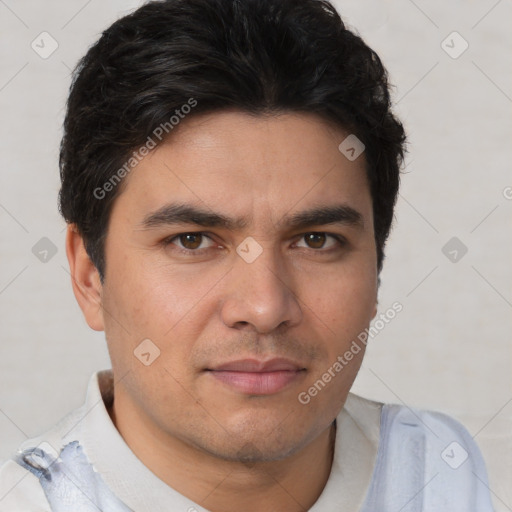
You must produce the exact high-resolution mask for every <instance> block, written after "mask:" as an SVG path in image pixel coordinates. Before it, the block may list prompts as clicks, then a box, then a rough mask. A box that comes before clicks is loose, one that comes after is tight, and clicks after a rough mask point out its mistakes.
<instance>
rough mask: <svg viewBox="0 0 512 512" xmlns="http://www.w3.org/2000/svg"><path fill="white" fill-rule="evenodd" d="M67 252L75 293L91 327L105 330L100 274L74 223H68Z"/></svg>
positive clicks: (96, 329)
mask: <svg viewBox="0 0 512 512" xmlns="http://www.w3.org/2000/svg"><path fill="white" fill-rule="evenodd" d="M66 254H67V257H68V262H69V270H70V273H71V284H72V286H73V293H74V294H75V297H76V300H77V302H78V305H79V306H80V309H81V310H82V312H83V314H84V317H85V320H86V322H87V324H88V325H89V327H90V328H91V329H94V330H95V331H103V330H104V329H105V327H104V322H103V310H102V304H101V293H102V288H103V287H102V284H101V281H100V275H99V272H98V270H97V269H96V267H95V266H94V264H93V262H92V261H91V259H90V258H89V255H88V254H87V252H86V250H85V245H84V240H83V238H82V235H80V233H79V232H78V229H77V228H76V226H75V225H74V224H68V229H67V233H66Z"/></svg>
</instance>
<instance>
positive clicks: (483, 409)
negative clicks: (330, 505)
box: [0, 0, 512, 511]
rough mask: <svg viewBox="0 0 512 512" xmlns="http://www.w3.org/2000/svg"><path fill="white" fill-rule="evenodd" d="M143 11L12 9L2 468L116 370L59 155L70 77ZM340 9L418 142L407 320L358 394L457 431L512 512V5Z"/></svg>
mask: <svg viewBox="0 0 512 512" xmlns="http://www.w3.org/2000/svg"><path fill="white" fill-rule="evenodd" d="M138 5H140V2H136V1H121V0H104V1H100V0H89V1H84V0H70V1H66V2H64V1H57V0H45V1H44V2H41V1H36V0H18V1H15V0H0V59H1V60H0V62H1V64H2V65H1V67H0V112H1V118H0V144H1V151H0V165H1V170H0V179H1V182H0V230H1V231H0V232H1V246H0V315H1V316H0V329H1V344H0V459H3V458H5V457H7V456H9V454H10V453H11V452H12V451H13V450H15V448H16V447H17V445H18V444H19V443H21V442H22V441H23V440H24V439H26V438H27V437H32V436H34V435H36V434H38V433H40V432H42V431H43V430H44V429H46V428H49V427H50V426H52V425H53V424H54V423H55V422H56V421H57V420H58V419H59V418H60V417H62V416H63V415H64V414H66V413H67V412H68V411H70V410H71V409H73V408H75V407H77V406H79V405H81V403H82V402H83V400H84V397H85V387H86V384H87V381H88V379H89V377H90V375H91V374H92V372H93V371H95V370H98V369H101V368H107V367H109V366H110V364H109V359H108V354H107V350H106V345H105V341H104V338H103V335H102V333H95V332H93V331H91V330H90V329H89V328H88V327H87V325H86V324H85V322H84V320H83V319H82V317H81V313H80V311H79V309H78V306H77V305H76V303H75V300H74V297H73V295H72V292H71V286H70V282H69V275H68V273H67V261H66V258H65V253H64V232H63V230H64V227H65V226H64V223H63V221H62V220H61V219H60V217H59V215H58V212H57V206H56V205H57V192H58V188H59V178H58V165H57V157H58V144H59V141H60V137H61V124H62V120H63V115H64V103H65V99H66V94H67V89H68V87H69V83H70V70H71V69H72V68H73V67H74V65H75V64H76V62H77V60H78V58H79V57H81V56H82V55H83V54H84V53H85V51H86V49H87V48H88V46H89V45H90V44H92V43H93V42H94V41H95V40H96V39H97V37H98V36H99V34H100V32H101V31H102V30H103V29H105V28H106V27H107V26H108V25H109V24H110V23H112V22H113V21H114V20H115V19H117V18H118V17H119V16H121V15H123V14H125V13H127V12H129V11H130V10H132V9H133V8H134V7H136V6H138ZM336 5H337V7H338V8H339V11H340V13H341V14H342V16H343V17H344V19H345V20H346V21H347V23H348V24H349V25H350V26H351V27H355V28H356V29H357V30H358V31H359V33H360V34H361V35H362V36H363V37H364V38H365V40H366V41H367V43H368V44H370V46H372V47H373V48H374V49H375V50H376V51H377V52H378V53H379V55H380V56H381V58H382V59H383V61H384V63H385V65H386V67H387V68H388V70H389V72H390V78H391V82H392V83H393V84H394V86H395V88H394V92H393V94H394V99H395V102H396V104H397V106H396V112H397V113H398V114H399V116H401V118H402V120H403V121H404V123H405V126H406V129H407V131H408V133H409V155H408V158H407V165H406V168H405V170H404V174H403V176H402V189H401V195H400V198H399V202H398V206H397V211H396V223H395V228H394V230H393V233H392V236H391V239H390V241H389V244H388V249H387V259H386V263H385V268H384V271H383V274H382V285H381V290H380V305H381V312H384V311H385V310H386V309H387V308H389V307H390V306H391V304H392V303H393V302H395V301H399V302H400V303H401V304H402V305H403V311H402V312H401V313H399V314H398V315H397V316H396V318H395V319H394V320H393V321H392V322H390V323H389V324H387V325H386V326H385V328H384V329H382V330H381V331H380V332H379V334H378V335H377V336H375V337H374V338H373V339H372V340H371V342H370V344H369V348H368V352H367V356H366V360H365V363H364V365H363V369H362V370H361V373H360V375H359V377H358V379H357V380H356V383H355V386H354V388H353V391H355V392H357V393H359V394H361V395H363V396H366V397H368V398H373V399H377V400H381V401H387V402H396V403H403V404H406V405H409V406H416V407H423V408H429V409H435V410H439V411H442V412H445V413H448V414H450V415H452V416H454V417H455V418H457V419H458V420H459V421H462V422H463V423H464V424H465V425H466V426H467V428H468V429H469V431H470V432H471V434H472V435H473V436H475V439H476V441H477V442H478V444H479V445H480V446H481V448H482V451H483V453H484V457H485V458H486V459H487V462H488V467H489V473H490V485H491V490H492V492H493V499H494V501H495V505H496V510H498V511H502V510H503V511H504V510H512V491H511V488H512V486H511V485H510V482H511V481H512V462H511V458H512V456H511V453H512V436H511V431H512V428H511V427H512V421H511V417H512V386H511V381H512V376H511V375H512V372H511V370H512V368H511V366H512V365H511V357H510V356H511V350H510V332H511V329H510V328H511V321H510V319H511V308H512V293H511V286H510V284H511V282H512V279H511V277H512V270H511V265H510V262H511V261H512V242H511V237H510V232H511V230H510V226H511V223H510V219H511V212H512V173H511V161H512V154H511V153H512V151H511V141H512V139H511V135H512V126H511V125H512V123H511V104H512V86H511V84H512V80H511V78H512V76H511V75H512V66H511V58H510V56H511V55H512V52H511V50H512V32H511V30H510V21H509V20H510V19H512V3H511V2H510V0H501V1H496V0H489V1H488V0H479V1H476V0H468V1H451V2H443V1H441V0H435V1H428V2H427V1H425V0H424V1H420V0H417V1H415V2H413V1H412V0H389V1H378V0H364V1H362V0H339V1H337V2H336ZM42 32H48V33H49V34H50V35H51V37H52V38H53V39H55V41H56V42H57V44H58V48H57V49H56V51H55V52H54V53H53V54H52V55H50V56H49V57H48V58H46V59H43V58H41V56H40V55H39V54H38V53H36V52H35V51H34V50H33V49H32V47H31V43H32V41H34V40H36V42H37V41H40V36H39V35H40V34H41V33H42ZM453 32H457V34H453ZM43 37H46V38H47V37H48V36H43ZM38 38H39V39H38ZM46 41H50V40H49V39H46ZM443 41H444V42H443ZM466 45H467V46H468V47H467V49H466V50H465V51H464V52H463V53H461V52H462V50H464V48H465V47H466ZM46 48H47V49H48V48H50V47H49V46H46ZM459 53H461V54H460V55H459ZM43 237H47V238H48V239H49V240H51V242H52V243H53V244H54V245H55V247H56V250H57V253H56V254H55V255H54V256H53V257H51V258H49V261H47V262H45V263H44V262H41V261H40V260H39V259H38V258H36V256H35V255H34V254H33V252H32V248H33V247H34V245H35V244H36V243H38V241H39V240H40V239H41V238H43ZM453 237H456V239H457V240H455V241H453V240H452V241H451V242H450V245H448V246H447V247H446V248H444V247H445V244H447V243H448V242H449V241H450V240H451V239H452V238H453ZM452 244H455V245H452ZM443 248H444V249H443ZM464 248H466V249H467V252H466V253H465V254H464V251H465V249H464ZM454 251H455V252H454ZM454 259H455V260H456V261H453V260H454Z"/></svg>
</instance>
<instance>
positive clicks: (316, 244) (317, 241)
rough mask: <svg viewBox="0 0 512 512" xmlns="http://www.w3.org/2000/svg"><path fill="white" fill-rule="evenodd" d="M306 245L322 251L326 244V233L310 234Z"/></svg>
mask: <svg viewBox="0 0 512 512" xmlns="http://www.w3.org/2000/svg"><path fill="white" fill-rule="evenodd" d="M305 237H306V243H307V244H308V245H309V246H310V247H313V248H314V249H321V248H322V247H323V245H324V244H325V234H324V233H308V234H307V235H305Z"/></svg>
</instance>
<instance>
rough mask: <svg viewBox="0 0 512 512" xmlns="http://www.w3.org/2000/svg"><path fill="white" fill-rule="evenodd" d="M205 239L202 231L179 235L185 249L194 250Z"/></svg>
mask: <svg viewBox="0 0 512 512" xmlns="http://www.w3.org/2000/svg"><path fill="white" fill-rule="evenodd" d="M202 240H203V235H202V234H201V233H184V234H183V235H180V236H179V241H180V242H181V245H182V246H183V247H184V248H185V249H190V250H194V249H197V248H198V247H199V246H200V245H201V242H202Z"/></svg>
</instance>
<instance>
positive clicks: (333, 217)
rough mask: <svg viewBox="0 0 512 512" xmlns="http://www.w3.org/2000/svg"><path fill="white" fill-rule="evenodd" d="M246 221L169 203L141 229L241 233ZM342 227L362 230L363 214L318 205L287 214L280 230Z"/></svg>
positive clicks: (150, 217) (336, 206) (146, 218)
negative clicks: (193, 227)
mask: <svg viewBox="0 0 512 512" xmlns="http://www.w3.org/2000/svg"><path fill="white" fill-rule="evenodd" d="M248 223H249V222H248V219H247V218H231V217H227V216H226V215H223V214H221V213H216V212H213V211H210V210H205V209H203V208H201V207H198V206H194V205H191V204H183V203H170V204H166V205H164V206H162V207H161V208H159V209H158V210H156V211H154V212H152V213H149V214H148V215H146V216H145V217H144V219H143V221H142V223H141V227H142V229H154V228H159V227H162V226H170V225H174V224H195V225H198V226H203V227H208V228H224V229H227V230H229V231H238V230H241V229H243V228H245V227H247V225H248ZM327 224H340V225H344V226H349V227H355V228H358V229H363V227H364V219H363V215H362V214H361V213H360V212H358V211H357V210H355V209H354V208H352V207H351V206H348V205H344V204H341V205H334V206H319V207H316V208H312V209H309V210H305V211H302V212H298V213H294V214H292V215H285V216H284V217H283V218H282V219H281V220H280V221H279V222H278V227H287V228H289V229H304V228H307V227H310V226H315V225H320V226H323V225H327Z"/></svg>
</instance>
